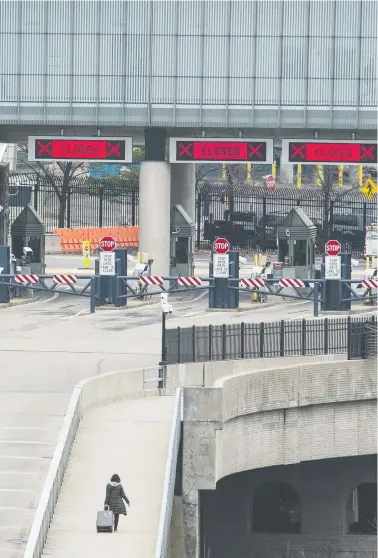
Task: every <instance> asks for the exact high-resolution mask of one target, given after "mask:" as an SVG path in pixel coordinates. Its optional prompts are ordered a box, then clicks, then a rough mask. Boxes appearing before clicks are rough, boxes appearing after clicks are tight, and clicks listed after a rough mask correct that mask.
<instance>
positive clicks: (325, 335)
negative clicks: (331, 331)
mask: <svg viewBox="0 0 378 558" xmlns="http://www.w3.org/2000/svg"><path fill="white" fill-rule="evenodd" d="M323 325H324V354H325V355H328V318H324V322H323Z"/></svg>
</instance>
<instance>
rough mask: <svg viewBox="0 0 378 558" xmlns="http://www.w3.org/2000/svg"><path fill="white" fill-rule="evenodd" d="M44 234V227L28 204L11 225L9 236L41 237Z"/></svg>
mask: <svg viewBox="0 0 378 558" xmlns="http://www.w3.org/2000/svg"><path fill="white" fill-rule="evenodd" d="M45 232H46V225H45V224H44V222H43V221H42V219H41V217H40V216H39V215H38V213H37V212H36V211H35V209H34V208H33V207H32V206H31V205H30V204H29V205H27V206H26V207H24V209H23V210H22V211H21V213H20V215H19V216H18V217H17V219H16V220H15V221H14V222H13V224H12V225H11V235H17V236H22V237H27V236H30V237H41V236H43V235H44V234H45Z"/></svg>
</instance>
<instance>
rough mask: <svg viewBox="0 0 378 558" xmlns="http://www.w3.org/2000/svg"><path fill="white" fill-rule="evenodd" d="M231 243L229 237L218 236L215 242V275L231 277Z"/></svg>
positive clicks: (216, 277)
mask: <svg viewBox="0 0 378 558" xmlns="http://www.w3.org/2000/svg"><path fill="white" fill-rule="evenodd" d="M229 251H230V243H229V241H228V240H227V238H217V239H216V240H214V243H213V252H214V253H213V277H214V278H215V279H228V278H229V277H230V257H229V255H228V253H229Z"/></svg>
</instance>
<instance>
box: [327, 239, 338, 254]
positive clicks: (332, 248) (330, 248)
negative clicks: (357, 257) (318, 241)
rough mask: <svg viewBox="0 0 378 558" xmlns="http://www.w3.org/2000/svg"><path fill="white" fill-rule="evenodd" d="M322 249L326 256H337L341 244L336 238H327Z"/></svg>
mask: <svg viewBox="0 0 378 558" xmlns="http://www.w3.org/2000/svg"><path fill="white" fill-rule="evenodd" d="M324 250H325V252H326V254H328V256H338V255H339V254H340V252H341V244H340V242H339V241H338V240H329V241H328V242H327V243H326V245H325V247H324Z"/></svg>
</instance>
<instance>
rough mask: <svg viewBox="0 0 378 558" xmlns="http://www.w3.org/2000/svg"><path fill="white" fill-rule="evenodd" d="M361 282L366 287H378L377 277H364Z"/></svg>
mask: <svg viewBox="0 0 378 558" xmlns="http://www.w3.org/2000/svg"><path fill="white" fill-rule="evenodd" d="M361 283H362V285H363V286H364V287H367V288H368V289H378V280H377V279H363V280H362V281H361Z"/></svg>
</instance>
